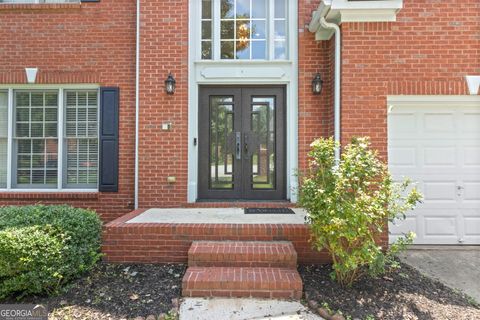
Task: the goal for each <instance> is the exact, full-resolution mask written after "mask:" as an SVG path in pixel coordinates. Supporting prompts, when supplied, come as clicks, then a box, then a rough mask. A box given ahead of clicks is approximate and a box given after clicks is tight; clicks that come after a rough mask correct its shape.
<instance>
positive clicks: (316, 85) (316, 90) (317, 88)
mask: <svg viewBox="0 0 480 320" xmlns="http://www.w3.org/2000/svg"><path fill="white" fill-rule="evenodd" d="M322 87H323V80H322V78H321V77H320V73H317V74H316V75H315V78H313V80H312V92H313V94H321V93H322Z"/></svg>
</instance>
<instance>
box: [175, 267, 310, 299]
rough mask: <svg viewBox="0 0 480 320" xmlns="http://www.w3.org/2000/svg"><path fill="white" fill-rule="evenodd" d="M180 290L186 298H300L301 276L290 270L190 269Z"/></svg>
mask: <svg viewBox="0 0 480 320" xmlns="http://www.w3.org/2000/svg"><path fill="white" fill-rule="evenodd" d="M182 288H183V290H182V294H183V296H186V297H255V298H277V299H300V298H301V297H302V280H301V278H300V275H299V274H298V271H297V270H295V269H290V268H237V267H190V268H188V269H187V272H186V273H185V276H184V278H183V281H182Z"/></svg>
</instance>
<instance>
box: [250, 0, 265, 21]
mask: <svg viewBox="0 0 480 320" xmlns="http://www.w3.org/2000/svg"><path fill="white" fill-rule="evenodd" d="M266 12H267V6H266V2H265V0H253V1H252V18H254V19H257V18H259V19H265V18H266Z"/></svg>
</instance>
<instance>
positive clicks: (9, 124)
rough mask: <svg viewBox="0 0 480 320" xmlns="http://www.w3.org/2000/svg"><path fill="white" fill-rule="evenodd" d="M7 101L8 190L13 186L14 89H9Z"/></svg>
mask: <svg viewBox="0 0 480 320" xmlns="http://www.w3.org/2000/svg"><path fill="white" fill-rule="evenodd" d="M7 99H8V102H7V117H8V122H7V190H8V189H11V188H12V160H13V159H12V157H13V154H12V150H13V89H12V88H9V89H8V97H7Z"/></svg>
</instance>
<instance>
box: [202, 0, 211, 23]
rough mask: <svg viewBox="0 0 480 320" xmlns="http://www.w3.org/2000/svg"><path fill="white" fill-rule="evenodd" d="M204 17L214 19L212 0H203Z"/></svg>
mask: <svg viewBox="0 0 480 320" xmlns="http://www.w3.org/2000/svg"><path fill="white" fill-rule="evenodd" d="M202 19H212V1H211V0H203V1H202Z"/></svg>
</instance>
